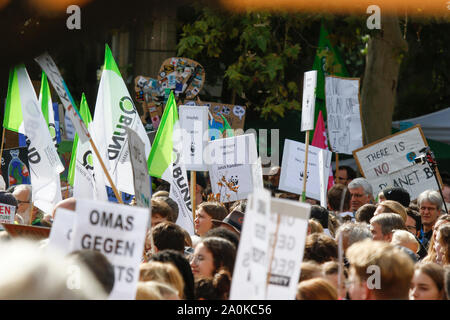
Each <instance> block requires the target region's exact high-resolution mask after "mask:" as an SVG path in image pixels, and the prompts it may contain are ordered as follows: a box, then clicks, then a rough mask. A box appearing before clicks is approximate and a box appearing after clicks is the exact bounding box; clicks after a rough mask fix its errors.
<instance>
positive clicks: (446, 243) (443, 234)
mask: <svg viewBox="0 0 450 320" xmlns="http://www.w3.org/2000/svg"><path fill="white" fill-rule="evenodd" d="M434 250H435V251H436V262H437V263H439V264H440V265H443V266H446V265H450V224H448V223H446V224H442V225H441V226H439V228H438V229H436V239H435V243H434Z"/></svg>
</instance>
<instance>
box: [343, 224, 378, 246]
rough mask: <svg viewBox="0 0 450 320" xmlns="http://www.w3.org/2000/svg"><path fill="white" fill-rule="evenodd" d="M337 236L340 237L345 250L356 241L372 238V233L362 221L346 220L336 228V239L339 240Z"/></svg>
mask: <svg viewBox="0 0 450 320" xmlns="http://www.w3.org/2000/svg"><path fill="white" fill-rule="evenodd" d="M339 237H342V245H343V247H344V248H343V249H344V251H346V250H347V248H348V247H350V246H351V245H352V244H354V243H356V242H359V241H362V240H365V239H372V233H371V232H370V229H369V225H367V224H366V223H364V222H356V223H355V222H346V223H344V224H343V225H341V226H340V227H339V229H338V230H337V232H336V241H338V240H339Z"/></svg>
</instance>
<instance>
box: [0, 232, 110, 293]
mask: <svg viewBox="0 0 450 320" xmlns="http://www.w3.org/2000/svg"><path fill="white" fill-rule="evenodd" d="M0 257H1V259H0V270H3V271H4V272H0V299H1V300H5V299H10V300H80V299H82V300H85V299H106V297H107V295H106V293H105V291H104V290H103V288H102V285H101V284H100V283H99V282H98V281H97V279H96V277H95V276H94V275H93V274H92V273H91V271H90V270H89V269H88V268H87V267H86V266H85V265H84V264H79V265H77V266H76V269H74V265H73V261H71V260H70V259H67V258H66V257H64V256H63V255H62V254H60V253H59V252H57V251H50V250H39V248H38V245H37V243H34V242H30V241H25V240H12V241H8V242H6V243H0ZM6 270H7V272H6ZM74 272H76V274H77V279H78V280H77V281H76V282H75V283H74V282H73V281H72V282H71V281H69V280H71V279H68V274H71V273H74ZM75 289H76V290H75Z"/></svg>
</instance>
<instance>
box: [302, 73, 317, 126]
mask: <svg viewBox="0 0 450 320" xmlns="http://www.w3.org/2000/svg"><path fill="white" fill-rule="evenodd" d="M316 86H317V71H316V70H313V71H308V72H305V75H304V78H303V103H302V125H301V131H308V130H313V129H314V110H315V105H316Z"/></svg>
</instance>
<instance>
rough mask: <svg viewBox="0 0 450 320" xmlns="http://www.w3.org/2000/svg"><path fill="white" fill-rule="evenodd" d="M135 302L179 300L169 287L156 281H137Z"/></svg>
mask: <svg viewBox="0 0 450 320" xmlns="http://www.w3.org/2000/svg"><path fill="white" fill-rule="evenodd" d="M136 300H180V298H179V297H178V293H177V291H176V290H175V289H173V288H172V287H171V286H169V285H167V284H165V283H161V282H158V281H145V282H142V281H139V282H138V284H137V290H136Z"/></svg>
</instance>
